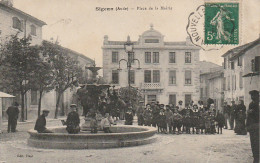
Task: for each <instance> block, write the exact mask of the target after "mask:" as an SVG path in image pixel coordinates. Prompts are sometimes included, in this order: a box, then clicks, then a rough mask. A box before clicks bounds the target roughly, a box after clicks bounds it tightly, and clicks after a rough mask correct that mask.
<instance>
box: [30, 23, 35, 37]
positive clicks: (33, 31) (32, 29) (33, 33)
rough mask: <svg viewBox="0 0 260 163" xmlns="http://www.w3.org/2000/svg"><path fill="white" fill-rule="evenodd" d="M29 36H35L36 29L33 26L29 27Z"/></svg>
mask: <svg viewBox="0 0 260 163" xmlns="http://www.w3.org/2000/svg"><path fill="white" fill-rule="evenodd" d="M31 35H33V36H36V27H35V25H31Z"/></svg>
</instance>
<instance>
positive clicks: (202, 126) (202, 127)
mask: <svg viewBox="0 0 260 163" xmlns="http://www.w3.org/2000/svg"><path fill="white" fill-rule="evenodd" d="M199 129H200V133H201V134H203V131H204V130H205V119H204V115H203V113H202V111H201V112H200V114H199Z"/></svg>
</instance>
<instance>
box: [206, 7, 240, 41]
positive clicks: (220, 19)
mask: <svg viewBox="0 0 260 163" xmlns="http://www.w3.org/2000/svg"><path fill="white" fill-rule="evenodd" d="M238 27H239V3H205V44H234V45H236V44H239V28H238Z"/></svg>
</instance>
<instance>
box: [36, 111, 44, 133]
mask: <svg viewBox="0 0 260 163" xmlns="http://www.w3.org/2000/svg"><path fill="white" fill-rule="evenodd" d="M34 130H36V131H38V132H42V131H44V130H46V119H45V116H44V115H43V114H42V115H41V116H39V117H38V119H37V120H36V123H35V126H34Z"/></svg>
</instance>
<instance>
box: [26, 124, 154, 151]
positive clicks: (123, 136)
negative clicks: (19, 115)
mask: <svg viewBox="0 0 260 163" xmlns="http://www.w3.org/2000/svg"><path fill="white" fill-rule="evenodd" d="M50 130H52V131H53V132H54V133H37V131H35V130H29V131H28V133H29V134H30V137H29V139H28V145H29V146H31V147H37V148H48V149H104V148H118V147H129V146H137V145H144V144H149V143H152V142H154V141H156V137H155V133H156V129H155V128H152V127H139V126H112V127H111V131H112V132H113V133H97V134H91V133H89V132H80V133H79V134H68V133H67V132H66V127H65V126H63V127H53V128H50Z"/></svg>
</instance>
